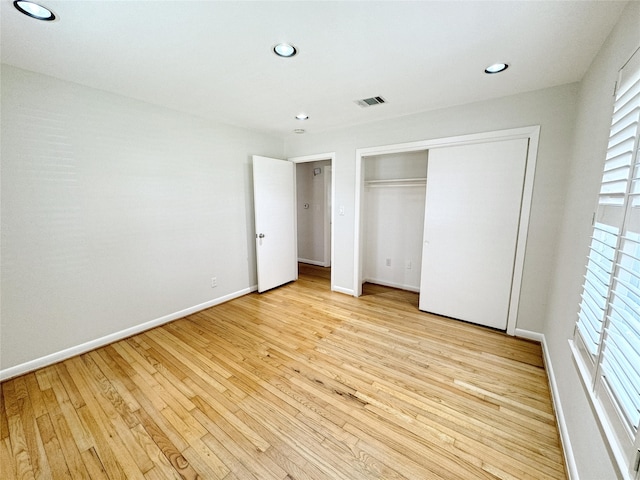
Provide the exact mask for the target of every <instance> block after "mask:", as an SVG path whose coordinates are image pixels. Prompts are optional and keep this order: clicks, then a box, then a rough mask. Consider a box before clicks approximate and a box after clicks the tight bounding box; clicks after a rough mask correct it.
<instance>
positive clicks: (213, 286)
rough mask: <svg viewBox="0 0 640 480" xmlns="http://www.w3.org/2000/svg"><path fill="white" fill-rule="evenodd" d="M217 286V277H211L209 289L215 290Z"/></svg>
mask: <svg viewBox="0 0 640 480" xmlns="http://www.w3.org/2000/svg"><path fill="white" fill-rule="evenodd" d="M217 286H218V277H211V288H216V287H217Z"/></svg>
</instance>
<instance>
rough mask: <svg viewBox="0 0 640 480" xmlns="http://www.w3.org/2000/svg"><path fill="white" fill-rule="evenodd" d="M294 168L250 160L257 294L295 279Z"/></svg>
mask: <svg viewBox="0 0 640 480" xmlns="http://www.w3.org/2000/svg"><path fill="white" fill-rule="evenodd" d="M294 166H295V165H294V164H293V163H291V162H288V161H286V160H278V159H275V158H267V157H259V156H254V157H253V203H254V212H255V228H256V261H257V268H258V291H259V292H264V291H266V290H270V289H272V288H275V287H277V286H279V285H282V284H284V283H287V282H290V281H293V280H296V279H297V278H298V263H297V257H298V254H297V251H296V250H297V245H296V218H295V213H296V210H295V170H294Z"/></svg>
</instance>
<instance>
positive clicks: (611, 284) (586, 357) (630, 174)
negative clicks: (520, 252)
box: [572, 50, 640, 479]
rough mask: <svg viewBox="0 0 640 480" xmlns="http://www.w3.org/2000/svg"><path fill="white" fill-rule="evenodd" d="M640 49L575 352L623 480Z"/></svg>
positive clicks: (639, 263)
mask: <svg viewBox="0 0 640 480" xmlns="http://www.w3.org/2000/svg"><path fill="white" fill-rule="evenodd" d="M639 149H640V50H639V51H636V53H635V54H634V56H633V57H632V58H631V59H630V60H629V62H627V64H626V65H625V66H624V67H623V68H622V69H621V70H620V75H619V79H618V82H617V85H616V92H615V101H614V108H613V117H612V121H611V130H610V134H609V144H608V146H607V155H606V159H605V163H604V173H603V175H602V183H601V188H600V194H599V196H598V207H597V211H596V213H595V216H594V225H593V234H592V237H591V245H590V248H589V255H588V259H587V271H586V274H585V277H584V284H583V291H582V298H581V301H580V307H579V313H578V321H577V323H576V329H575V335H574V340H573V342H572V347H573V351H574V354H575V357H576V360H577V363H578V366H579V367H580V371H581V373H582V376H583V378H584V380H585V383H586V385H587V388H588V389H589V391H590V394H591V399H592V402H593V404H594V407H595V410H596V412H597V414H598V417H599V420H600V422H601V425H602V427H603V430H604V432H605V433H606V436H607V439H608V441H609V444H610V446H611V450H612V451H613V453H614V455H615V457H616V461H617V464H618V466H619V468H620V471H621V473H622V475H623V477H624V478H626V479H636V478H640V473H639V472H638V462H639V461H640V154H639Z"/></svg>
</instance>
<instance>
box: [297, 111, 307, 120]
mask: <svg viewBox="0 0 640 480" xmlns="http://www.w3.org/2000/svg"><path fill="white" fill-rule="evenodd" d="M296 118H297V119H298V120H308V119H309V115H307V114H305V113H300V114H298V115H296Z"/></svg>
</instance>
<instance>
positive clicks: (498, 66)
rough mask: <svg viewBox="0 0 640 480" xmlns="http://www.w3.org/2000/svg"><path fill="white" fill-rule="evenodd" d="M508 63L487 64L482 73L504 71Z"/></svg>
mask: <svg viewBox="0 0 640 480" xmlns="http://www.w3.org/2000/svg"><path fill="white" fill-rule="evenodd" d="M507 68H509V65H507V64H506V63H494V64H493V65H489V66H488V67H487V68H485V69H484V73H488V74H489V75H493V74H494V73H500V72H504V71H505V70H506V69H507Z"/></svg>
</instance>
